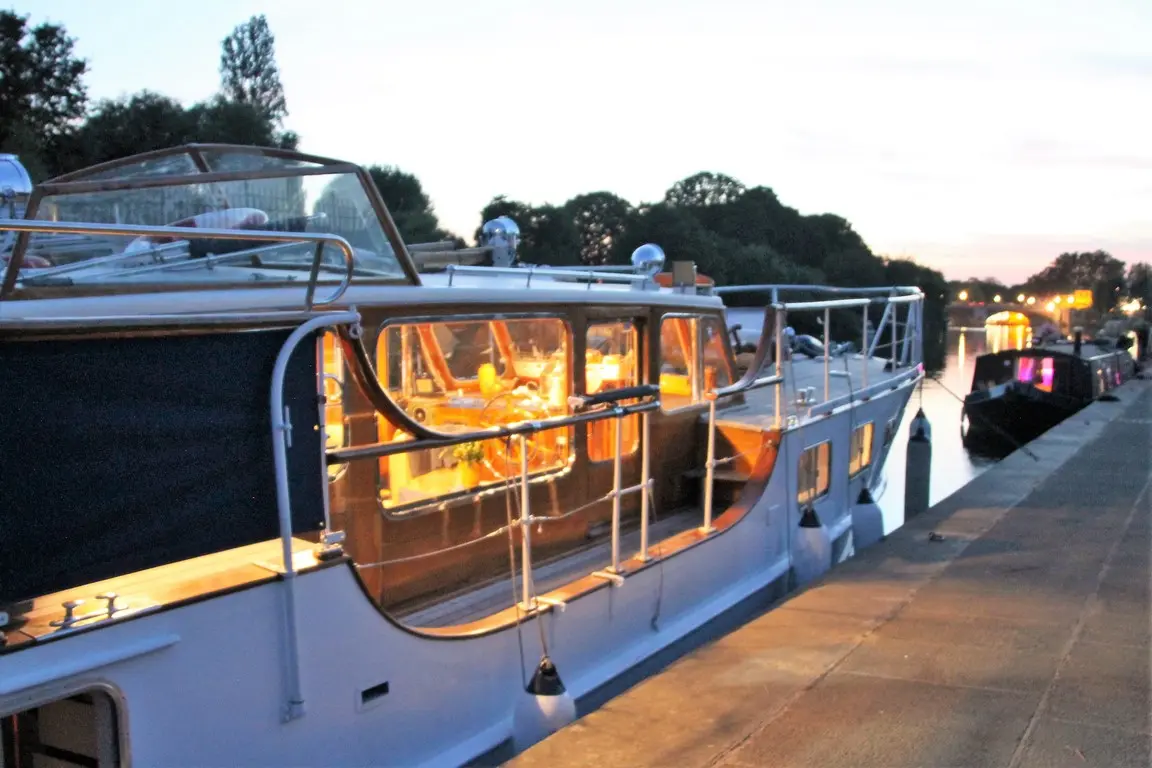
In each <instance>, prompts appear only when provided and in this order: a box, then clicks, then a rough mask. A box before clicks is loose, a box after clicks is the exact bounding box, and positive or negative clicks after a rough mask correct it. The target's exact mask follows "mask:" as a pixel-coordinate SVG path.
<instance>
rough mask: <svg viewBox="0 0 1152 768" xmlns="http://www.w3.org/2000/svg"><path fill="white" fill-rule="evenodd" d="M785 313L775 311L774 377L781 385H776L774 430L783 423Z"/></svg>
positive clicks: (779, 310)
mask: <svg viewBox="0 0 1152 768" xmlns="http://www.w3.org/2000/svg"><path fill="white" fill-rule="evenodd" d="M786 319H787V313H786V312H785V311H784V310H783V309H779V308H777V310H776V375H777V376H779V377H780V379H781V383H780V384H778V385H776V429H780V425H781V424H783V423H784V391H783V390H784V382H783V379H784V321H785V320H786Z"/></svg>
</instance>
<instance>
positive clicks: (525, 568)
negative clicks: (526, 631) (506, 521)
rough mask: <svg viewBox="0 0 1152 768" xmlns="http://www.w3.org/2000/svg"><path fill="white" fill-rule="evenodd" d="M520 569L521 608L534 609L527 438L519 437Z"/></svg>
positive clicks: (525, 436) (524, 436)
mask: <svg viewBox="0 0 1152 768" xmlns="http://www.w3.org/2000/svg"><path fill="white" fill-rule="evenodd" d="M520 568H521V574H520V579H521V590H522V591H521V594H522V595H523V596H524V600H523V603H522V606H523V608H524V610H526V611H531V610H533V609H535V608H536V598H535V597H533V596H532V512H531V507H530V505H529V502H528V436H527V435H520Z"/></svg>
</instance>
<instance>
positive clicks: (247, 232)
mask: <svg viewBox="0 0 1152 768" xmlns="http://www.w3.org/2000/svg"><path fill="white" fill-rule="evenodd" d="M4 231H10V232H18V233H21V234H22V235H25V236H24V237H20V238H18V239H17V242H16V247H15V249H14V250H13V251H12V258H11V260H10V261H9V262H8V268H7V271H6V272H5V273H4V280H3V283H2V284H0V300H2V299H3V298H4V297H5V296H6V295H8V294H9V293H11V292H12V290H13V289H14V288H15V287H16V281H17V279H18V277H19V272H20V268H21V267H22V266H23V264H24V256H25V254H26V252H27V237H26V235H28V234H64V233H72V234H77V235H111V236H114V237H128V236H132V235H150V236H161V237H174V238H177V239H179V240H188V239H205V240H271V241H273V242H279V243H294V242H299V243H313V244H315V245H316V255H315V256H314V257H313V259H312V262H311V274H310V276H309V279H308V287H307V291H306V293H305V298H304V305H305V307H307V308H308V309H311V308H312V307H313V306H317V305H327V304H332V303H334V302H336V301H337V300H339V299H340V297H341V296H343V295H344V292H345V291H346V290H347V289H348V286H349V285H350V284H351V283H352V275H353V273H354V272H355V269H356V259H355V252H354V251H353V249H352V245H351V244H350V243H349V242H348V241H347V240H345V239H344V238H343V237H340V236H339V235H334V234H320V233H315V232H279V231H270V230H259V229H219V228H215V227H196V228H191V227H173V226H164V227H156V226H150V225H145V224H89V223H85V224H76V223H72V222H60V221H35V220H24V219H21V220H19V221H10V220H0V232H4ZM324 245H334V246H336V247H337V248H339V249H340V251H341V253H342V254H343V255H344V264H345V273H344V278H343V280H341V282H340V284H339V285H338V286H336V290H335V291H334V292H333V293H332V295H331V296H329V297H328V298H326V299H324V300H322V301H316V300H315V294H316V284H317V283H318V282H319V271H320V261H321V257H322V256H323V246H324ZM139 255H146V252H141V254H139ZM198 261H199V260H192V261H190V262H188V263H190V264H197V263H198ZM182 263H183V262H182ZM28 277H32V275H28Z"/></svg>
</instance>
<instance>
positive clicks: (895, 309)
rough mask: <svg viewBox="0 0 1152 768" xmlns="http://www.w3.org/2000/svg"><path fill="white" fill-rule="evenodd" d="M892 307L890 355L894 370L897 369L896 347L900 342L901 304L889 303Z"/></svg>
mask: <svg viewBox="0 0 1152 768" xmlns="http://www.w3.org/2000/svg"><path fill="white" fill-rule="evenodd" d="M888 306H890V307H892V349H891V351H890V352H889V353H888V357H889V359H890V361H891V363H892V371H893V372H895V371H896V348H897V346H898V345H899V343H900V306H899V305H898V304H889V305H888Z"/></svg>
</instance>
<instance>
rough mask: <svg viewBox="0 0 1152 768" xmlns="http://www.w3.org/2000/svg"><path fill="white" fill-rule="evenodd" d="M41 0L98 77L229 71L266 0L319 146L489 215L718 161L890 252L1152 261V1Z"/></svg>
mask: <svg viewBox="0 0 1152 768" xmlns="http://www.w3.org/2000/svg"><path fill="white" fill-rule="evenodd" d="M183 9H184V10H183V11H181V12H179V13H177V12H175V11H176V6H172V5H170V4H168V3H158V2H153V1H151V0H148V1H146V0H117V2H115V3H94V2H91V0H36V1H35V2H33V3H31V4H30V6H29V5H28V4H25V7H17V8H16V9H15V10H17V11H18V12H30V13H31V15H32V21H33V22H34V23H36V22H40V21H45V20H50V21H53V22H59V23H63V24H64V25H65V26H66V27H67V28H68V30H69V33H70V34H71V35H72V36H73V37H76V38H77V48H78V53H79V54H80V55H81V56H84V57H87V58H88V59H89V62H90V67H91V72H90V74H89V76H88V78H87V82H88V84H89V91H90V95H91V96H92V97H93V98H95V99H99V98H104V97H116V96H120V95H125V94H128V93H131V92H134V91H138V90H141V89H145V88H147V89H152V90H155V91H159V92H162V93H165V94H168V95H171V96H174V97H176V98H178V99H181V100H182V101H184V102H185V103H191V102H192V101H196V100H200V99H204V98H207V97H209V96H210V95H211V94H212V93H213V92H214V91H215V90H216V89H217V87H218V83H219V74H218V64H219V55H220V41H221V40H222V39H223V38H224V37H225V36H226V35H227V34H228V33H229V32H230V31H231V30H232V28H233V26H235V25H236V24H238V23H241V22H243V21H245V20H247V19H248V17H249V16H251V15H252V14H257V13H265V14H266V15H267V17H268V21H269V24H270V25H271V28H272V31H273V33H274V34H275V35H276V51H277V57H278V60H279V65H280V69H281V74H282V80H283V83H284V88H285V91H286V94H287V98H288V108H289V111H290V114H289V117H288V119H287V121H286V126H287V127H288V128H291V129H293V130H295V131H297V132H298V133H299V134H300V136H301V148H302V149H303V150H305V151H308V152H313V153H316V154H321V155H330V156H334V157H338V158H340V159H346V160H351V161H354V162H358V163H361V164H365V165H367V164H371V163H382V164H392V165H397V166H399V167H401V168H403V169H404V170H407V171H410V172H412V173H414V174H416V175H417V176H418V177H419V178H420V180H421V181H422V182H423V184H424V187H425V190H426V191H427V192H428V193H429V194H430V195H431V197H432V199H433V201H434V203H435V205H436V210H437V213H438V214H439V216H440V218H441V221H442V223H443V225H445V226H446V227H448V228H449V229H452V230H455V231H457V232H459V233H461V234H463V235H464V236H466V237H470V236H471V234H472V232H473V231H474V230H475V228H476V226H477V225H478V224H479V210H480V208H481V207H482V206H483V205H484V204H485V203H487V202H488V201H489V200H490V199H491V198H492V197H493V196H495V195H497V194H505V195H508V196H510V197H513V198H516V199H520V200H524V201H526V202H529V203H543V202H553V203H562V202H563V201H565V200H567V199H568V198H569V197H572V196H573V195H576V194H579V193H582V192H590V191H595V190H600V189H607V190H611V191H613V192H616V193H617V194H619V195H622V196H623V197H625V198H628V199H629V200H631V201H632V202H634V203H638V202H641V201H651V200H656V199H659V198H660V197H662V196H663V193H664V190H665V189H666V188H667V187H668V186H670V185H671V184H672V183H673V182H675V181H676V180H678V179H680V178H683V177H684V176H687V175H689V174H691V173H694V172H696V171H700V170H712V171H719V172H723V173H727V174H729V175H731V176H734V177H736V178H738V179H740V180H741V181H743V182H744V183H745V184H747V185H748V186H753V185H759V184H763V185H767V186H770V187H772V188H773V189H774V190H775V191H776V193H777V194H778V195H779V196H780V198H781V199H782V200H783V201H784V202H785V203H786V204H788V205H792V206H794V207H796V208H798V209H799V210H800V211H801V212H804V213H821V212H833V213H836V214H839V215H841V216H843V217H845V218H847V219H848V220H849V221H851V222H852V224H853V226H854V227H855V228H856V230H857V231H858V232H859V233H860V234H861V235H862V236H863V237H864V239H865V241H866V242H867V243H868V244H869V245H870V246H871V248H872V249H873V250H874V251H875V252H877V253H880V254H888V255H911V256H915V257H916V258H917V259H918V260H920V261H922V262H924V263H926V264H929V265H931V266H934V267H936V268H938V269H941V270H942V271H943V272H944V273H945V274H946V275H947V276H948V277H951V278H963V277H968V276H992V277H998V278H1000V279H1002V280H1004V281H1005V282H1009V283H1011V282H1013V281H1018V280H1022V279H1023V278H1024V277H1025V276H1027V275H1028V274H1030V273H1032V272H1034V271H1036V270H1037V269H1038V268H1040V267H1042V266H1044V265H1045V264H1046V263H1047V262H1049V261H1051V259H1052V258H1053V257H1055V256H1056V255H1057V254H1059V253H1060V252H1061V251H1066V250H1081V249H1096V248H1104V249H1106V250H1109V251H1111V252H1112V254H1113V255H1115V256H1117V257H1118V258H1120V259H1123V260H1125V261H1127V262H1129V263H1131V262H1134V261H1152V142H1150V139H1149V137H1152V98H1150V96H1152V43H1150V42H1149V41H1152V2H1149V0H1098V1H1097V2H1094V3H1087V2H1084V1H1083V0H1079V1H1078V2H1070V1H1068V0H997V1H995V2H993V1H991V0H969V1H968V2H964V3H957V2H943V1H941V0H915V1H913V0H872V1H871V2H868V3H861V2H853V1H852V0H809V1H808V2H805V3H799V2H794V1H793V2H778V1H776V0H744V1H740V0H709V1H708V2H703V0H695V1H694V2H681V1H680V0H659V1H657V0H580V1H579V2H574V1H573V2H564V3H561V2H555V1H553V2H549V1H547V0H535V1H534V2H532V1H529V0H486V2H475V1H474V0H473V1H471V2H470V1H468V0H420V1H419V2H412V1H411V0H408V1H407V2H398V1H397V0H384V1H382V2H381V1H379V0H374V1H372V2H369V1H368V0H363V1H362V2H354V1H352V0H330V1H329V2H326V3H317V2H315V0H307V2H305V0H276V2H266V3H260V2H250V1H245V0H197V2H196V3H194V4H190V5H185V6H183Z"/></svg>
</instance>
